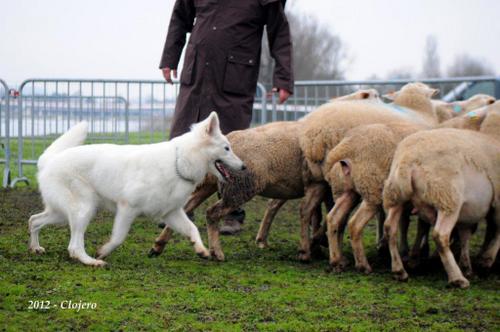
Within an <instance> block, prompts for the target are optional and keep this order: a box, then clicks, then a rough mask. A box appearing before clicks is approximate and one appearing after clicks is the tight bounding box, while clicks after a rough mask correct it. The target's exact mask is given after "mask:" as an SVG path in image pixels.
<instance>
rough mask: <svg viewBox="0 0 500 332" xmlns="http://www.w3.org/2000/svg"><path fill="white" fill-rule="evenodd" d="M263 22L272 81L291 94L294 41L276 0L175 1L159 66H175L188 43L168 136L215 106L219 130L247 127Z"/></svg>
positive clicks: (204, 116) (224, 131) (177, 134)
mask: <svg viewBox="0 0 500 332" xmlns="http://www.w3.org/2000/svg"><path fill="white" fill-rule="evenodd" d="M265 25H266V26H267V34H268V40H269V48H270V51H271V55H272V57H273V58H274V59H275V62H276V65H275V70H274V78H273V85H274V86H275V87H277V88H280V89H285V90H288V91H290V92H293V74H292V58H291V54H292V44H291V39H290V32H289V27H288V22H287V19H286V16H285V14H284V11H283V5H282V2H281V1H279V0H176V2H175V5H174V9H173V12H172V17H171V19H170V26H169V29H168V35H167V40H166V42H165V47H164V50H163V56H162V59H161V63H160V68H166V67H168V68H171V69H176V68H177V65H178V63H179V58H180V56H181V53H182V49H183V47H184V44H185V41H186V33H188V32H190V33H191V37H190V38H189V42H188V44H187V47H186V55H185V60H184V67H183V69H182V73H181V77H180V83H181V87H180V92H179V96H178V98H177V104H176V107H175V115H174V119H173V123H172V128H171V133H170V135H171V138H173V137H176V136H179V135H182V134H183V133H185V132H187V131H188V130H189V127H190V125H191V124H192V123H195V122H199V121H201V120H203V119H204V118H206V117H207V116H208V115H209V113H210V112H211V111H213V110H215V111H216V112H217V113H218V114H219V118H220V120H221V129H222V131H223V133H228V132H230V131H233V130H238V129H245V128H248V127H249V125H250V121H251V119H252V104H253V98H254V94H255V90H256V84H257V77H258V74H259V64H260V51H261V41H262V34H263V28H264V26H265Z"/></svg>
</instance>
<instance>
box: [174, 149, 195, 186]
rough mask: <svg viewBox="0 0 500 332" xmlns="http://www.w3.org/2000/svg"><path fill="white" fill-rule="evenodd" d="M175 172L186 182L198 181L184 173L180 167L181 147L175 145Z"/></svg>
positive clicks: (193, 182)
mask: <svg viewBox="0 0 500 332" xmlns="http://www.w3.org/2000/svg"><path fill="white" fill-rule="evenodd" d="M175 174H177V176H178V177H179V178H180V179H181V180H184V181H186V182H189V183H191V184H193V185H194V184H196V182H195V181H194V180H193V179H190V178H188V177H186V176H184V175H182V173H181V170H180V169H179V147H178V146H176V147H175Z"/></svg>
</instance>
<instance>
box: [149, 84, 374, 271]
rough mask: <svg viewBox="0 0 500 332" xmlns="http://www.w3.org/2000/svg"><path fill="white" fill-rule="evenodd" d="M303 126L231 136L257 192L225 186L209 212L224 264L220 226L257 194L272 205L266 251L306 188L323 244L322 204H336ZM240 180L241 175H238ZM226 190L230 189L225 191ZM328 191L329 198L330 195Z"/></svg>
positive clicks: (263, 235) (213, 186) (206, 189)
mask: <svg viewBox="0 0 500 332" xmlns="http://www.w3.org/2000/svg"><path fill="white" fill-rule="evenodd" d="M378 96H379V95H378V92H377V91H376V90H374V89H369V90H360V91H357V92H355V93H352V94H350V95H347V96H343V97H340V98H342V99H343V100H360V99H364V100H366V101H369V100H375V99H377V98H378ZM301 125H302V122H301V121H300V120H299V121H296V122H276V123H270V124H267V125H264V126H261V127H257V128H251V129H247V130H241V131H235V132H232V133H230V134H228V135H227V137H228V139H229V141H230V142H231V146H233V149H234V151H235V153H236V154H237V155H238V156H240V157H241V158H242V159H243V160H245V161H248V162H247V163H246V165H247V170H248V173H249V174H251V180H252V181H250V182H251V186H252V189H251V190H250V191H249V190H247V191H246V192H245V194H246V196H242V194H241V193H235V194H234V195H231V194H230V192H234V191H240V188H238V186H235V185H226V186H225V187H224V186H223V188H222V191H223V192H226V195H224V194H223V195H222V199H221V200H219V201H218V202H217V203H216V204H215V205H213V206H211V207H210V208H209V210H208V211H207V221H208V229H209V233H208V234H209V244H210V247H211V248H212V250H211V252H212V255H213V256H214V257H215V258H216V259H218V260H224V255H223V252H222V249H221V248H220V244H219V234H218V227H217V222H218V220H219V219H220V218H221V217H223V216H224V215H225V214H227V213H229V212H230V211H231V210H233V209H235V208H237V207H239V206H240V205H242V204H244V203H245V202H246V201H248V200H249V199H251V198H252V197H253V196H254V195H256V194H258V195H261V196H264V197H271V198H272V199H271V200H270V201H269V202H268V207H267V209H266V212H265V214H264V217H263V219H262V222H261V224H260V228H259V232H258V234H257V237H256V243H257V245H258V246H259V247H260V248H265V247H267V246H268V244H267V236H268V233H269V228H270V226H271V223H272V221H273V218H274V217H275V215H276V213H277V212H278V210H279V209H280V208H281V206H283V204H285V202H286V201H287V200H288V199H292V198H300V197H303V196H304V188H307V189H306V190H305V191H306V192H308V194H307V195H306V196H305V197H304V199H303V201H302V203H301V216H302V218H301V219H302V220H304V221H305V222H309V220H311V224H312V225H313V234H315V236H314V237H313V243H318V242H319V241H320V237H321V235H322V234H324V231H323V232H321V231H318V228H319V224H320V220H321V207H320V203H321V201H322V200H323V201H325V203H326V204H327V206H328V205H329V206H331V204H332V203H331V202H330V201H331V199H330V198H329V194H328V192H327V191H326V188H327V187H326V183H324V182H323V183H321V182H317V181H316V182H314V183H311V181H310V178H311V176H312V175H311V173H310V171H309V170H308V168H307V165H306V164H305V162H304V159H303V156H302V152H301V150H300V148H299V145H298V133H299V132H300V130H299V127H300V126H301ZM236 178H237V179H238V180H241V179H239V177H236ZM217 186H218V184H217V181H216V179H215V178H214V177H207V178H206V179H205V181H204V183H202V184H201V185H200V186H199V187H198V188H197V189H196V190H195V192H194V193H193V194H192V196H191V198H190V199H189V201H188V203H187V204H186V206H185V210H186V212H188V213H189V212H192V211H193V210H194V209H195V208H196V207H198V206H199V205H200V204H201V203H202V202H203V201H205V200H206V199H207V198H208V197H210V196H211V195H212V194H213V193H215V192H216V191H217ZM224 189H225V190H224ZM325 193H326V195H325ZM308 226H309V224H302V226H301V244H300V254H299V259H300V260H302V261H307V260H309V259H310V256H311V252H310V247H311V244H310V241H309V235H308ZM171 234H172V233H171V230H170V229H168V228H165V229H164V230H163V232H162V233H161V234H160V236H159V237H158V238H157V239H156V240H155V243H154V245H153V247H152V249H151V251H150V256H156V255H159V254H161V252H162V251H163V249H164V247H165V245H166V243H167V241H168V239H169V238H170V236H171Z"/></svg>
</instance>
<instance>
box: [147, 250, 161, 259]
mask: <svg viewBox="0 0 500 332" xmlns="http://www.w3.org/2000/svg"><path fill="white" fill-rule="evenodd" d="M160 255H161V251H156V249H155V248H151V249H149V252H148V257H149V258H152V257H158V256H160Z"/></svg>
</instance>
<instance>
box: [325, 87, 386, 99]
mask: <svg viewBox="0 0 500 332" xmlns="http://www.w3.org/2000/svg"><path fill="white" fill-rule="evenodd" d="M343 100H344V101H345V100H370V101H374V102H382V101H381V100H380V95H379V93H378V91H377V90H375V89H362V90H358V91H355V92H353V93H351V94H348V95H345V96H340V97H335V98H332V99H330V102H336V101H343Z"/></svg>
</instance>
